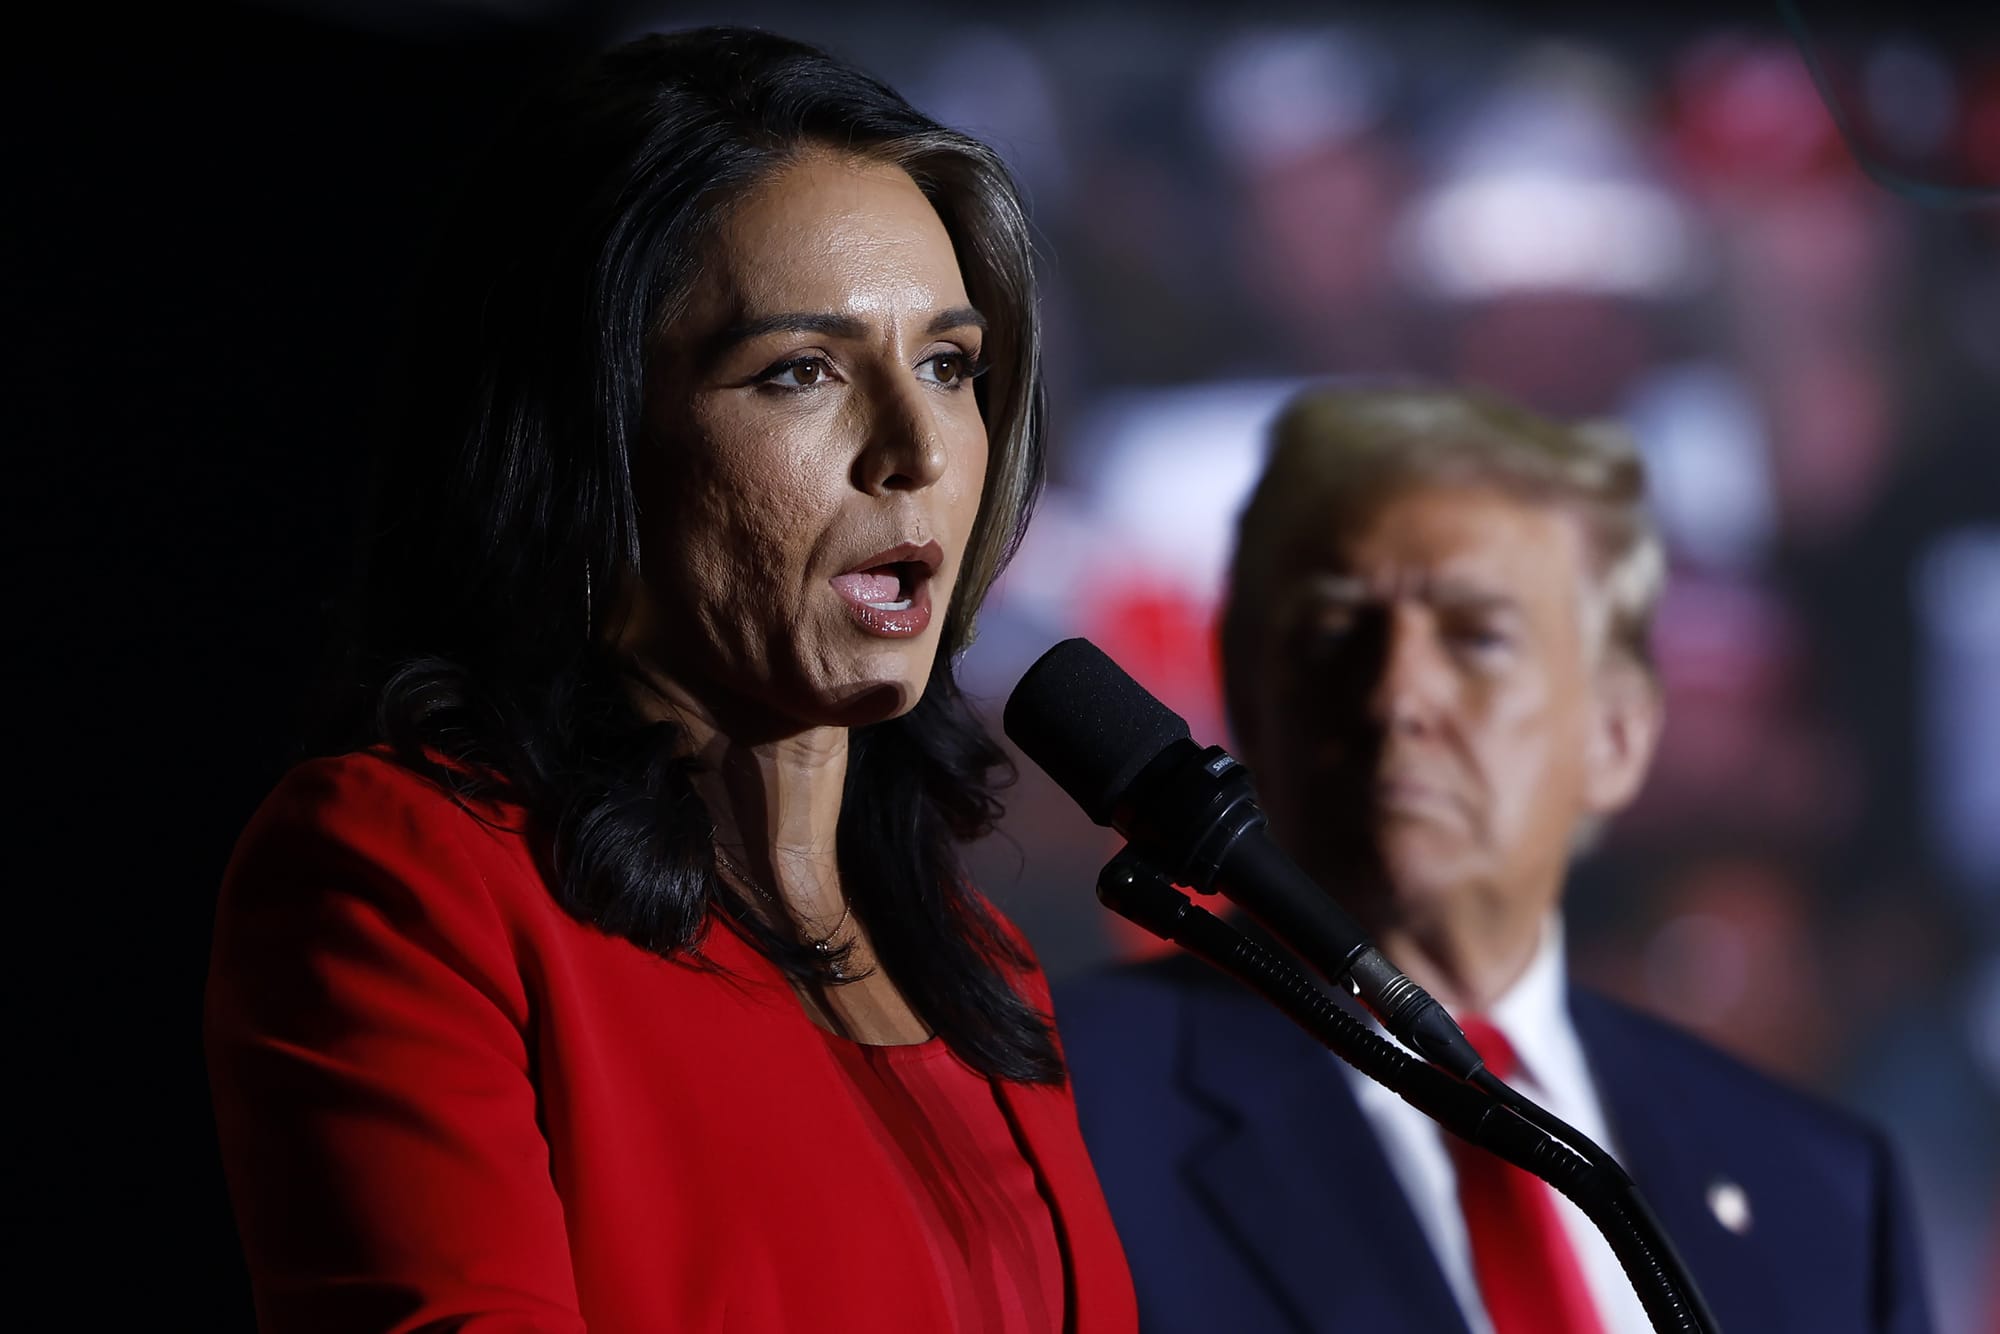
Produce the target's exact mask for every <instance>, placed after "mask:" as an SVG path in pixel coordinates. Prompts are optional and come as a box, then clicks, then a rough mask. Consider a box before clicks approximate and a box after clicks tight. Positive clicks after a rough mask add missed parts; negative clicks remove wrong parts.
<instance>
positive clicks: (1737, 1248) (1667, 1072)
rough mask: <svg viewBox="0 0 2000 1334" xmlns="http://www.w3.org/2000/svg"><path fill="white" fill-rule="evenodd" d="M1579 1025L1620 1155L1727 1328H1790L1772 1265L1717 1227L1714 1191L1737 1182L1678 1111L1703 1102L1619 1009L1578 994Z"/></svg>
mask: <svg viewBox="0 0 2000 1334" xmlns="http://www.w3.org/2000/svg"><path fill="white" fill-rule="evenodd" d="M1570 1017H1571V1021H1572V1022H1573V1023H1574V1024H1575V1025H1576V1031H1577V1036H1578V1037H1579V1038H1580V1039H1581V1040H1582V1042H1583V1050H1584V1054H1585V1056H1586V1058H1587V1059H1588V1060H1589V1062H1590V1068H1591V1074H1592V1077H1593V1079H1594V1080H1595V1082H1596V1085H1597V1089H1598V1095H1599V1096H1600V1097H1601V1098H1603V1100H1604V1112H1605V1118H1606V1119H1607V1120H1608V1121H1609V1122H1610V1125H1611V1137H1612V1141H1613V1143H1614V1144H1616V1146H1617V1156H1618V1160H1619V1162H1620V1163H1622V1164H1623V1165H1624V1167H1625V1170H1626V1172H1628V1173H1629V1174H1630V1175H1631V1177H1632V1180H1633V1181H1634V1182H1636V1183H1637V1184H1638V1187H1639V1191H1640V1193H1641V1194H1642V1195H1643V1196H1644V1197H1645V1200H1646V1203H1647V1204H1648V1205H1650V1206H1651V1207H1652V1210H1653V1213H1654V1214H1655V1216H1657V1217H1658V1219H1659V1221H1660V1225H1661V1226H1662V1227H1663V1228H1665V1229H1666V1233H1667V1236H1668V1237H1669V1238H1671V1239H1672V1241H1673V1244H1674V1249H1675V1250H1676V1251H1677V1252H1678V1253H1679V1254H1680V1257H1681V1260H1682V1261H1683V1263H1685V1264H1686V1266H1687V1268H1688V1270H1689V1272H1691V1273H1692V1274H1693V1275H1694V1278H1695V1282H1697V1283H1698V1284H1700V1285H1701V1291H1702V1295H1703V1296H1704V1297H1705V1298H1707V1300H1708V1304H1709V1305H1710V1307H1712V1308H1713V1309H1714V1311H1715V1316H1716V1319H1717V1320H1718V1321H1719V1322H1720V1323H1721V1324H1722V1326H1723V1328H1725V1329H1731V1330H1735V1329H1750V1330H1755V1329H1778V1328H1781V1327H1782V1326H1783V1319H1782V1316H1781V1312H1780V1309H1779V1305H1778V1301H1777V1294H1776V1293H1775V1292H1773V1291H1772V1288H1771V1283H1770V1274H1769V1269H1768V1264H1769V1259H1768V1256H1767V1255H1765V1254H1764V1252H1763V1248H1762V1247H1760V1246H1758V1245H1756V1244H1754V1243H1753V1242H1752V1240H1751V1239H1750V1238H1749V1237H1744V1236H1738V1235H1737V1234H1735V1233H1733V1232H1731V1231H1729V1230H1728V1229H1727V1228H1725V1227H1723V1226H1722V1224H1721V1223H1720V1222H1718V1221H1717V1219H1716V1215H1715V1213H1714V1211H1713V1208H1712V1206H1711V1204H1710V1200H1709V1192H1710V1190H1711V1188H1712V1187H1714V1186H1715V1185H1716V1184H1717V1183H1718V1182H1723V1181H1726V1180H1727V1179H1728V1177H1727V1174H1726V1171H1725V1169H1724V1160H1723V1157H1722V1155H1721V1154H1719V1153H1718V1152H1716V1149H1715V1146H1713V1145H1711V1144H1709V1143H1708V1142H1707V1141H1706V1139H1705V1138H1703V1137H1700V1136H1699V1135H1698V1134H1697V1133H1691V1131H1690V1126H1691V1125H1692V1124H1693V1123H1692V1122H1691V1121H1690V1119H1689V1118H1687V1117H1685V1116H1676V1115H1675V1107H1676V1106H1677V1105H1678V1104H1682V1103H1684V1102H1685V1101H1686V1100H1688V1099H1691V1098H1700V1097H1701V1096H1702V1094H1701V1089H1700V1088H1699V1087H1695V1088H1689V1087H1685V1086H1684V1084H1683V1082H1682V1081H1680V1080H1678V1079H1677V1078H1675V1076H1676V1074H1677V1073H1678V1071H1676V1070H1674V1069H1672V1068H1663V1064H1662V1063H1661V1062H1660V1061H1659V1059H1658V1058H1662V1057H1664V1056H1666V1055H1667V1053H1662V1052H1659V1051H1657V1050H1656V1047H1655V1044H1653V1043H1649V1042H1648V1041H1647V1033H1646V1030H1645V1029H1644V1028H1643V1027H1641V1026H1639V1025H1637V1024H1633V1023H1630V1022H1627V1021H1625V1019H1624V1017H1623V1016H1622V1015H1621V1014H1620V1013H1619V1011H1618V1010H1617V1008H1616V1007H1614V1006H1613V1005H1611V1004H1610V1003H1609V1002H1607V1001H1605V1000H1603V999H1601V998H1599V997H1596V996H1593V995H1591V994H1590V993H1589V992H1586V991H1580V990H1577V989H1574V988H1572V990H1571V992H1570Z"/></svg>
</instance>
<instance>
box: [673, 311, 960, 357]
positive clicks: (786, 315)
mask: <svg viewBox="0 0 2000 1334" xmlns="http://www.w3.org/2000/svg"><path fill="white" fill-rule="evenodd" d="M950 329H977V330H979V331H980V332H981V333H984V332H985V331H986V317H985V316H984V315H981V314H980V313H979V312H978V311H977V310H975V309H974V308H973V307H971V306H953V307H951V308H950V309H948V310H941V311H939V312H938V313H937V314H935V315H933V316H931V319H930V323H928V324H926V325H925V326H924V337H926V338H935V337H937V335H939V334H941V333H944V332H946V331H947V330H950ZM774 333H810V334H821V335H824V336H825V337H827V338H843V339H862V338H866V337H867V336H868V321H866V320H864V319H861V318H860V317H859V316H855V315H837V314H835V313H833V312H832V311H814V310H789V311H780V312H778V313H777V314H773V315H757V316H754V317H752V318H750V319H746V320H739V321H737V322H736V323H735V324H731V325H729V326H727V327H726V328H724V329H722V330H721V331H720V332H719V333H717V334H716V335H715V337H714V338H713V339H712V340H711V341H710V343H709V356H710V357H711V358H714V357H720V356H722V355H723V354H725V353H727V352H728V351H729V350H730V349H731V348H734V347H738V346H740V345H741V344H744V343H747V342H749V341H750V340H751V339H753V338H762V337H764V336H766V335H767V334H774Z"/></svg>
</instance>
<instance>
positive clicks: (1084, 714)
mask: <svg viewBox="0 0 2000 1334" xmlns="http://www.w3.org/2000/svg"><path fill="white" fill-rule="evenodd" d="M1001 722H1002V725H1003V726H1004V727H1005V728H1006V731H1007V735H1008V737H1009V738H1011V739H1012V740H1013V742H1014V744H1015V745H1017V746H1019V747H1020V748H1021V751H1022V753H1023V754H1025V755H1026V756H1027V757H1028V758H1029V759H1031V760H1033V761H1034V762H1035V763H1036V764H1038V765H1040V766H1041V767H1042V769H1043V770H1044V771H1045V772H1046V773H1047V774H1048V776H1049V777H1051V778H1053V779H1055V780H1056V783H1057V785H1058V786H1060V787H1061V788H1062V790H1063V791H1065V792H1067V793H1069V795H1070V798H1071V799H1072V800H1074V801H1075V802H1076V804H1077V805H1079V806H1081V807H1083V810H1084V813H1085V814H1086V815H1088V816H1089V817H1090V818H1091V819H1093V820H1095V821H1096V822H1097V823H1098V824H1101V825H1109V824H1110V823H1111V814H1112V809H1113V808H1114V807H1115V806H1116V804H1117V801H1118V798H1119V797H1120V796H1122V795H1124V792H1125V789H1126V788H1128V787H1130V786H1131V785H1132V780H1133V779H1135V778H1137V777H1138V776H1139V771H1140V770H1141V769H1144V768H1145V767H1146V765H1147V763H1148V762H1149V761H1151V760H1152V758H1153V757H1154V756H1155V755H1158V754H1159V753H1160V752H1161V751H1163V750H1165V749H1166V748H1167V747H1168V746H1170V745H1172V744H1173V743H1174V742H1176V741H1180V740H1183V739H1185V738H1186V737H1187V735H1188V725H1187V722H1186V720H1184V719H1183V718H1182V717H1181V716H1180V715H1179V714H1177V713H1175V712H1174V711H1173V710H1172V709H1170V708H1168V707H1167V706H1166V705H1164V704H1162V703H1160V701H1158V700H1157V699H1154V698H1153V696H1152V695H1151V694H1150V693H1149V692H1148V691H1147V690H1146V688H1145V687H1144V686H1142V685H1140V684H1139V683H1138V682H1137V681H1134V680H1133V679H1132V678H1131V677H1130V676H1128V675H1126V674H1125V670H1124V669H1123V668H1122V667H1120V666H1119V665H1118V664H1117V663H1115V662H1113V661H1112V660H1111V659H1110V658H1109V657H1107V656H1106V655H1105V653H1104V650H1102V649H1100V648H1098V647H1097V645H1095V644H1093V643H1091V642H1090V641H1089V640H1088V639H1065V640H1064V641H1063V642H1062V643H1060V644H1057V645H1056V646H1055V647H1054V648H1052V649H1050V650H1049V651H1048V652H1047V653H1044V654H1043V655H1042V656H1041V657H1040V658H1039V659H1037V660H1036V662H1035V665H1034V666H1032V667H1030V668H1029V669H1028V671H1027V674H1026V675H1024V676H1022V678H1021V683H1020V684H1019V685H1017V686H1015V687H1014V693H1013V694H1011V695H1009V696H1008V697H1007V708H1006V711H1005V712H1004V713H1003V714H1002V715H1001Z"/></svg>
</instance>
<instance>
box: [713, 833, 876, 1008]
mask: <svg viewBox="0 0 2000 1334" xmlns="http://www.w3.org/2000/svg"><path fill="white" fill-rule="evenodd" d="M712 846H713V847H714V848H715V860H716V861H717V862H718V863H719V864H720V865H721V867H722V869H723V870H725V871H727V872H729V874H730V877H731V878H732V879H734V880H735V881H737V882H738V883H739V884H742V885H744V886H746V887H748V888H749V890H750V892H751V893H753V894H755V895H756V896H757V897H758V898H760V899H762V900H764V902H766V903H768V904H770V905H771V907H772V909H773V910H774V911H776V912H778V913H780V914H782V915H784V916H790V915H791V914H790V912H789V910H788V908H787V905H786V904H785V903H783V902H782V901H781V900H780V899H779V898H778V896H777V895H776V894H773V893H772V892H771V891H770V890H768V889H766V888H764V885H763V882H762V881H760V880H758V879H757V878H756V877H755V876H753V875H751V874H750V873H749V872H748V871H746V870H744V869H743V868H742V867H741V866H740V865H738V864H737V861H736V859H735V858H734V857H731V856H730V855H729V854H728V853H726V852H724V851H723V850H722V845H721V844H719V843H718V844H714V845H712ZM853 910H854V903H853V901H852V900H850V899H845V898H843V899H842V901H841V905H840V920H839V921H837V922H835V923H834V924H833V927H832V929H831V930H829V931H828V932H827V933H826V934H825V935H823V936H821V937H819V938H818V939H816V940H808V941H807V942H806V943H807V944H808V945H810V946H812V950H813V953H814V954H816V955H818V956H819V964H820V968H821V970H822V971H823V972H825V974H826V975H827V977H828V978H829V979H831V980H832V981H835V982H847V981H850V980H852V978H853V974H851V973H849V972H848V971H847V969H846V968H845V967H844V966H843V965H842V963H841V961H840V960H839V959H837V958H835V957H834V944H833V938H834V937H835V936H837V935H839V934H840V928H842V927H843V926H846V925H847V918H848V915H849V914H850V913H851V912H853Z"/></svg>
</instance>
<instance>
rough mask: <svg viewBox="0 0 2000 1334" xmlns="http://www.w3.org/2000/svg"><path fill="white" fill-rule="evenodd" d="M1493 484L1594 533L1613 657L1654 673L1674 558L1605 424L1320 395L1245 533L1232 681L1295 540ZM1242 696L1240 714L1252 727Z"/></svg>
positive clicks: (1418, 395) (1247, 514)
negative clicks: (1452, 491)
mask: <svg viewBox="0 0 2000 1334" xmlns="http://www.w3.org/2000/svg"><path fill="white" fill-rule="evenodd" d="M1429 486H1491V487H1495V488H1498V489H1500V490H1502V491H1505V492H1508V493H1510V494H1513V495H1516V496H1519V497H1521V498H1522V499H1525V500H1528V501H1531V502H1534V503H1536V504H1547V505H1556V506H1561V507H1563V508H1565V509H1567V510H1569V511H1570V512H1571V513H1572V514H1574V515H1575V516H1576V517H1577V519H1578V520H1579V521H1580V522H1581V523H1582V525H1583V531H1584V533H1585V537H1586V546H1587V551H1588V556H1589V560H1590V563H1591V568H1592V572H1593V574H1594V575H1595V584H1596V588H1595V592H1596V594H1597V598H1596V605H1597V607H1598V608H1599V609H1600V613H1601V617H1602V625H1603V637H1602V641H1601V642H1602V644H1603V646H1604V647H1605V648H1606V649H1608V650H1610V651H1613V652H1616V653H1619V654H1622V655H1623V656H1624V657H1625V658H1627V659H1628V660H1630V661H1631V662H1633V663H1634V664H1636V665H1638V666H1639V667H1640V668H1642V669H1643V670H1644V671H1645V672H1646V673H1647V674H1648V675H1649V676H1650V675H1652V674H1653V671H1654V664H1653V652H1652V626H1653V615H1654V612H1655V610H1656V609H1657V608H1658V606H1659V601H1660V595H1661V593H1662V592H1663V591H1664V589H1665V586H1666V556H1665V553H1664V551H1663V549H1662V547H1661V543H1660V538H1659V533H1658V531H1657V530H1656V529H1655V527H1654V525H1653V521H1652V516H1651V515H1650V514H1649V513H1648V512H1647V510H1646V503H1645V500H1646V470H1645V464H1644V462H1643V460H1642V459H1641V458H1640V456H1639V451H1638V448H1637V447H1636V445H1635V444H1634V443H1633V441H1632V439H1631V437H1630V436H1629V435H1628V434H1627V433H1626V432H1625V431H1624V430H1623V429H1622V428H1620V427H1618V426H1617V425H1615V424H1613V423H1608V422H1584V423H1577V424H1565V423H1560V422H1555V421H1551V420H1549V419H1547V418H1545V417H1540V416H1537V415H1536V414H1534V413H1531V412H1528V411H1527V410H1525V409H1523V408H1520V407H1516V406H1515V405H1513V404H1511V403H1507V402H1505V401H1503V400H1501V399H1499V398H1496V397H1493V396H1492V395H1489V394H1483V393H1477V392H1469V391H1464V390H1456V389H1442V388H1430V387H1422V386H1416V387H1395V388H1385V387H1367V388H1363V387H1343V386H1319V387H1315V388H1312V389H1308V390H1305V391H1303V392H1301V393H1300V394H1298V395H1296V396H1295V397H1294V398H1293V399H1292V400H1291V402H1290V403H1288V404H1287V405H1286V407H1285V409H1284V411H1283V412H1281V413H1280V414H1279V416H1278V419H1277V421H1276V423H1275V424H1274V425H1273V426H1272V449H1271V454H1270V458H1269V460H1268V461H1267V462H1266V464H1265V468H1264V473H1263V476H1262V478H1260V479H1259V481H1258V483H1257V488H1256V490H1255V492H1254V493H1253V494H1252V495H1251V498H1250V503H1249V505H1248V506H1247V507H1245V509H1244V511H1243V517H1242V519H1241V521H1240V522H1239V525H1238V530H1237V546H1236V558H1235V561H1234V563H1233V566H1232V569H1231V572H1230V584H1229V604H1228V610H1227V612H1226V613H1225V615H1224V619H1223V641H1222V650H1223V659H1224V665H1225V668H1226V672H1225V675H1226V676H1227V677H1228V678H1230V679H1231V680H1232V681H1234V682H1239V683H1247V682H1248V681H1249V680H1251V679H1252V678H1254V676H1255V673H1254V672H1253V671H1251V670H1249V668H1251V666H1252V665H1253V664H1252V663H1251V662H1250V655H1251V654H1252V653H1254V652H1255V644H1256V642H1257V640H1258V638H1259V635H1258V629H1259V627H1260V626H1261V624H1262V621H1263V617H1264V612H1265V608H1264V606H1263V590H1265V589H1267V588H1269V587H1271V586H1272V583H1273V580H1274V579H1275V577H1276V576H1277V574H1278V572H1279V564H1280V559H1281V551H1280V548H1281V546H1282V544H1283V542H1284V540H1285V537H1286V535H1288V534H1293V533H1297V532H1298V531H1299V530H1300V529H1299V525H1300V524H1301V523H1302V522H1304V521H1306V520H1307V519H1308V518H1309V519H1310V520H1311V521H1312V522H1313V523H1314V524H1315V525H1316V530H1317V531H1324V529H1325V528H1326V527H1328V526H1332V527H1347V526H1352V525H1355V524H1358V523H1361V522H1363V521H1365V520H1366V519H1367V518H1368V517H1369V516H1370V515H1372V514H1373V513H1375V512H1376V511H1377V510H1379V509H1380V508H1381V507H1382V505H1383V504H1385V503H1386V502H1387V501H1388V500H1390V499H1391V498H1392V497H1394V496H1396V495H1398V494H1401V493H1404V492H1407V491H1410V490H1413V489H1415V488H1418V487H1429ZM1243 689H1247V684H1238V685H1234V686H1232V688H1231V690H1230V696H1231V698H1230V712H1231V715H1232V719H1233V721H1234V722H1235V723H1236V725H1237V727H1238V729H1239V731H1240V729H1241V728H1242V726H1243V724H1244V723H1245V722H1246V721H1247V719H1246V717H1245V716H1244V713H1243V711H1242V709H1240V708H1239V707H1238V697H1239V694H1240V692H1241V691H1242V690H1243Z"/></svg>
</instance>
